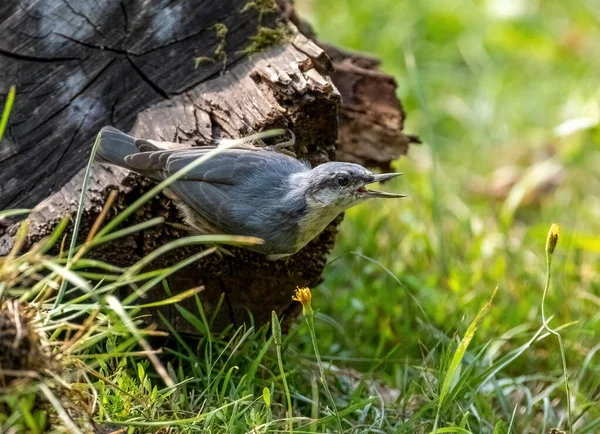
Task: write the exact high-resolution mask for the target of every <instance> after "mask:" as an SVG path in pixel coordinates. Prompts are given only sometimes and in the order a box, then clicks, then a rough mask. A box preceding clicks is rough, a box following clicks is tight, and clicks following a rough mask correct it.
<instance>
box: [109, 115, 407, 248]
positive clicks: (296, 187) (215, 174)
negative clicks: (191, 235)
mask: <svg viewBox="0 0 600 434" xmlns="http://www.w3.org/2000/svg"><path fill="white" fill-rule="evenodd" d="M213 149H215V147H214V146H205V147H198V148H189V147H187V148H182V147H181V145H179V144H174V143H165V142H154V141H150V140H142V139H135V138H134V137H131V136H129V135H127V134H125V133H122V132H120V131H118V130H116V129H114V128H112V127H105V128H104V129H103V130H102V132H101V140H100V144H99V147H98V156H99V157H100V161H103V162H108V163H111V164H115V165H118V166H121V167H124V168H126V169H129V170H133V171H135V172H137V173H140V174H142V175H144V176H147V177H149V178H152V179H155V180H157V181H162V180H164V179H166V178H168V177H169V176H171V175H173V174H174V173H175V172H177V171H178V170H180V169H181V168H183V167H185V166H186V165H188V164H189V163H191V162H192V161H194V160H196V159H197V158H199V157H201V156H203V155H206V153H207V152H209V151H210V150H213ZM391 175H392V176H395V175H396V174H391ZM385 176H387V177H388V178H389V177H391V176H390V175H375V174H373V173H371V172H370V171H368V170H367V169H365V168H364V167H362V166H360V165H357V164H350V163H326V164H323V165H320V166H317V167H315V168H314V169H311V168H310V166H308V165H307V164H306V163H303V162H301V161H298V160H296V159H295V158H293V157H290V156H288V155H285V154H283V153H279V152H275V151H272V150H266V149H263V148H259V147H253V146H248V145H245V146H240V147H235V148H230V149H225V150H223V151H222V152H220V153H218V154H217V155H215V156H214V157H212V158H211V159H209V160H207V161H206V162H204V163H202V164H201V165H199V166H198V167H196V168H195V169H193V170H192V171H191V172H189V173H187V174H186V175H185V176H184V177H183V178H181V179H179V180H177V181H175V182H173V183H172V184H171V185H170V186H169V189H170V191H168V192H165V194H167V196H168V197H170V198H172V199H173V200H174V202H175V203H176V205H177V206H178V208H179V209H180V210H181V212H182V214H183V215H184V217H185V219H186V221H187V223H188V224H189V225H190V226H192V227H193V228H194V229H196V230H197V231H198V232H201V233H227V234H232V235H247V236H254V237H259V238H262V239H263V240H264V244H263V245H260V246H254V247H252V248H253V249H254V250H258V251H260V252H262V253H264V254H267V255H269V257H270V258H272V259H278V258H280V257H284V256H288V255H291V254H294V253H296V252H297V251H298V250H300V249H301V248H302V247H304V246H305V245H306V244H307V243H308V242H309V241H311V240H312V239H313V238H315V237H316V236H317V235H318V234H319V233H320V232H322V231H323V229H325V227H326V226H327V225H328V224H329V223H330V222H331V221H332V220H333V219H334V218H335V217H336V216H337V215H339V214H340V213H341V212H342V211H344V210H345V209H347V208H349V207H351V206H353V205H355V204H356V203H359V202H361V201H363V200H366V199H368V198H369V197H376V196H379V197H400V196H401V195H391V194H388V193H380V192H373V191H371V190H367V189H366V188H364V186H365V185H366V184H369V183H371V182H375V181H377V180H378V179H379V178H381V177H385ZM378 177H379V178H378ZM342 184H344V185H342Z"/></svg>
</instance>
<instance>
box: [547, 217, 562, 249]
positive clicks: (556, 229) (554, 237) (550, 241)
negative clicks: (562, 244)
mask: <svg viewBox="0 0 600 434" xmlns="http://www.w3.org/2000/svg"><path fill="white" fill-rule="evenodd" d="M559 234H560V226H558V225H557V224H556V223H552V226H550V230H549V231H548V238H546V252H547V253H549V254H550V255H551V254H552V253H554V249H555V248H556V244H557V243H558V235H559Z"/></svg>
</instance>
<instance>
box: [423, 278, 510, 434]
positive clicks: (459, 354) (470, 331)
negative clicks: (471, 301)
mask: <svg viewBox="0 0 600 434" xmlns="http://www.w3.org/2000/svg"><path fill="white" fill-rule="evenodd" d="M497 291H498V286H496V288H494V292H493V293H492V296H491V298H490V300H489V301H488V302H487V303H486V304H485V305H484V306H483V307H482V308H481V310H480V311H479V313H478V314H477V316H476V317H475V319H474V320H473V321H472V322H471V324H470V325H469V327H468V328H467V331H466V333H465V335H464V337H463V338H462V340H461V341H460V343H459V344H458V347H457V348H456V351H455V352H454V356H453V357H452V361H451V362H450V366H448V370H447V371H446V376H445V377H444V382H443V383H442V388H441V389H440V396H439V400H438V408H437V412H436V415H435V422H434V424H433V432H434V433H435V432H438V431H436V430H437V425H438V422H439V418H440V413H441V410H442V406H443V405H444V404H445V402H444V401H445V398H446V395H447V394H448V392H449V391H450V388H451V387H452V383H453V382H454V381H455V376H456V375H458V373H459V367H460V364H461V362H462V360H463V358H464V356H465V353H466V352H467V348H468V347H469V344H470V343H471V340H472V339H473V336H475V332H476V331H477V328H478V327H479V324H481V321H483V318H484V317H485V315H486V313H487V311H488V310H489V309H490V307H491V305H492V301H493V300H494V297H495V296H496V292H497Z"/></svg>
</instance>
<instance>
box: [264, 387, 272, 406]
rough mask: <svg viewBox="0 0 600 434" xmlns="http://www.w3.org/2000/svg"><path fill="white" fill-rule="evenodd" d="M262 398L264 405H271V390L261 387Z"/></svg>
mask: <svg viewBox="0 0 600 434" xmlns="http://www.w3.org/2000/svg"><path fill="white" fill-rule="evenodd" d="M263 400H264V401H265V405H266V406H267V407H270V406H271V391H270V390H269V388H268V387H265V388H263Z"/></svg>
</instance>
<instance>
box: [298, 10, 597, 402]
mask: <svg viewBox="0 0 600 434" xmlns="http://www.w3.org/2000/svg"><path fill="white" fill-rule="evenodd" d="M296 8H297V9H298V11H299V13H300V15H301V16H302V17H303V18H304V19H306V20H307V21H309V22H310V23H311V24H312V25H313V26H314V30H315V31H316V32H317V34H318V36H319V38H320V39H321V40H323V41H325V42H329V43H333V44H335V45H338V46H341V47H346V48H349V49H352V50H358V51H364V52H368V53H372V54H374V55H376V56H378V57H379V58H380V59H381V60H382V62H383V63H382V69H383V70H384V71H385V72H387V73H390V74H392V75H394V76H395V77H396V80H397V81H398V91H397V94H398V97H399V98H400V99H401V101H402V103H403V105H404V108H405V109H406V112H407V114H408V119H407V122H406V126H405V130H406V132H408V133H414V134H418V135H419V136H420V137H421V138H422V139H423V141H424V144H423V145H416V146H413V147H412V148H411V150H410V152H409V155H408V156H407V157H405V158H402V159H400V160H399V161H398V162H397V163H396V164H395V166H396V168H397V169H398V170H399V171H402V172H404V173H405V176H404V177H402V179H400V180H398V181H394V182H393V183H391V184H390V185H389V186H386V189H387V190H388V191H399V192H405V193H407V194H408V198H407V199H403V200H402V202H393V201H379V202H375V203H372V204H370V205H367V206H359V207H356V208H354V209H352V210H350V211H349V212H347V213H346V217H345V219H344V222H343V224H342V226H341V231H340V233H339V236H338V242H337V247H336V249H335V252H334V253H333V254H332V255H331V261H332V263H331V264H330V265H328V267H327V269H326V281H325V283H324V284H323V285H322V286H320V287H319V289H318V291H316V293H315V298H314V302H313V303H314V305H315V306H316V307H317V308H318V309H319V310H320V312H321V315H320V321H319V330H318V335H319V341H320V343H321V344H322V351H323V352H324V353H325V354H328V355H329V356H334V360H347V361H349V362H350V361H353V363H354V362H357V361H360V360H370V359H369V358H376V357H383V356H384V355H385V354H387V352H388V351H389V350H390V349H391V348H393V347H394V346H395V345H397V344H400V347H399V349H398V350H397V351H395V352H394V355H393V356H390V357H392V358H397V359H398V360H405V361H409V362H410V363H416V364H418V363H420V362H425V361H427V360H428V358H429V357H430V355H431V352H435V351H436V350H435V348H437V347H436V345H437V344H438V343H440V342H443V341H444V340H443V339H441V338H440V336H446V337H452V336H453V335H455V334H456V333H459V334H460V333H462V332H464V329H465V328H466V325H468V324H469V323H470V321H471V320H472V319H473V318H474V316H475V315H476V314H477V312H478V311H479V309H480V308H481V306H482V305H483V304H484V303H485V302H486V301H487V300H488V299H489V297H490V295H491V293H492V290H493V288H494V287H495V286H496V285H499V292H498V294H497V296H496V299H495V301H494V304H493V306H492V309H491V311H490V313H489V315H488V316H487V318H486V319H485V321H484V323H483V324H482V326H481V327H480V329H479V330H478V331H477V334H476V336H475V340H474V343H476V345H479V346H481V345H483V344H485V343H488V342H490V341H492V340H497V342H499V343H498V345H497V347H494V351H492V353H491V354H489V357H491V358H492V359H493V358H494V357H499V355H500V354H502V353H505V352H506V351H508V350H509V349H510V348H514V347H516V346H518V345H520V344H522V343H523V342H524V341H525V340H526V339H528V338H529V337H530V336H531V333H532V331H533V330H536V329H537V328H538V327H539V326H540V324H541V311H540V307H541V297H542V289H543V283H544V273H545V257H544V244H545V240H546V234H547V232H548V229H549V227H550V224H551V223H553V222H556V223H559V224H560V226H561V236H560V241H559V246H558V248H557V250H556V254H555V259H554V273H553V278H554V280H553V286H552V288H551V290H550V294H549V296H548V300H547V304H546V310H547V312H548V313H547V315H555V319H554V320H553V322H552V324H553V325H554V326H555V327H556V326H558V325H560V324H566V323H569V322H571V321H577V322H576V323H574V324H570V325H569V326H568V327H566V328H565V329H563V330H562V334H563V337H564V339H565V344H566V347H567V357H568V360H569V363H570V367H571V368H572V369H574V370H578V369H579V368H580V367H581V363H582V361H583V360H584V358H585V357H586V355H588V353H589V351H590V349H592V348H593V347H594V345H596V344H597V343H598V342H600V339H599V338H600V315H599V311H600V282H599V278H598V275H599V270H600V259H599V254H598V253H599V252H600V197H599V196H600V147H599V145H598V139H599V137H600V134H599V129H598V127H597V122H598V116H599V114H600V107H599V97H600V86H599V78H600V44H598V41H599V40H600V5H599V4H598V2H597V1H591V0H590V1H586V0H576V1H559V0H547V1H527V0H503V1H492V0H490V1H487V2H486V1H468V0H453V1H443V0H423V1H418V2H414V1H407V0H369V1H365V0H337V1H323V0H321V1H318V0H297V1H296ZM498 169H500V170H499V171H498ZM349 252H357V253H359V254H361V255H364V256H366V257H368V258H371V259H366V258H362V257H359V256H357V255H356V254H354V253H349ZM336 258H339V259H337V260H335V259H336ZM384 267H385V268H387V269H388V270H389V273H388V272H387V271H386V270H385V269H384ZM411 294H412V296H411ZM413 297H414V298H413ZM433 358H435V357H433ZM595 363H596V364H595V367H596V368H595V371H593V376H592V377H590V381H591V383H592V384H591V385H590V388H591V390H588V392H589V393H590V394H593V393H596V394H597V393H598V392H597V391H594V390H593V388H594V387H595V386H597V385H598V382H599V381H600V374H599V371H600V369H598V365H600V361H599V360H596V362H595ZM434 365H435V363H434ZM560 366H561V365H560V353H559V352H558V347H557V345H556V342H555V341H551V340H545V341H543V342H541V343H539V344H536V345H535V346H534V347H533V348H531V349H530V350H529V351H528V352H527V353H526V354H525V355H524V356H522V357H521V358H519V360H517V361H516V362H515V363H513V364H512V365H511V366H510V367H509V368H507V371H508V372H509V373H513V374H515V375H525V374H533V373H536V372H542V371H544V372H551V373H552V374H553V375H554V374H557V375H558V374H559V373H560V370H559V369H560ZM400 370H401V364H398V363H389V364H387V365H386V368H385V369H384V371H385V372H386V373H387V375H390V376H391V377H389V378H393V377H394V375H396V376H397V374H398V372H400ZM557 370H558V371H557ZM590 375H591V374H590ZM398 382H401V381H400V380H397V381H396V383H397V384H396V386H399V384H398ZM594 385H595V386H594ZM590 397H591V396H590Z"/></svg>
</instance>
